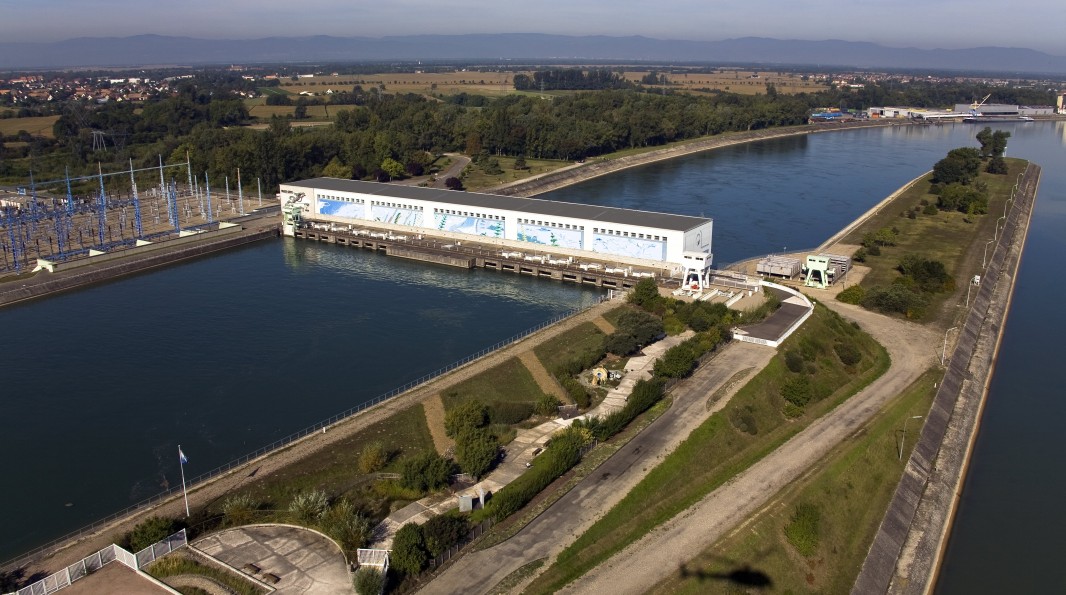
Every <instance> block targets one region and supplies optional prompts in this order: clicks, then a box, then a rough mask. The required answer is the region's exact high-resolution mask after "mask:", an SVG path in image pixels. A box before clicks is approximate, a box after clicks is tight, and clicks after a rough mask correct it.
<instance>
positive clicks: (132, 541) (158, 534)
mask: <svg viewBox="0 0 1066 595" xmlns="http://www.w3.org/2000/svg"><path fill="white" fill-rule="evenodd" d="M177 530H178V528H177V524H176V523H175V522H174V520H173V519H168V518H166V517H161V516H153V517H148V518H147V519H145V520H143V521H141V522H140V523H137V526H136V527H134V528H133V531H130V532H129V534H127V535H126V539H125V541H126V544H127V545H128V546H129V548H128V549H129V550H130V551H131V552H133V553H137V552H139V551H141V550H143V549H144V548H146V547H148V546H150V545H152V544H154V543H156V542H157V541H161V540H163V539H164V538H166V537H167V536H169V535H170V534H172V533H174V532H175V531H177Z"/></svg>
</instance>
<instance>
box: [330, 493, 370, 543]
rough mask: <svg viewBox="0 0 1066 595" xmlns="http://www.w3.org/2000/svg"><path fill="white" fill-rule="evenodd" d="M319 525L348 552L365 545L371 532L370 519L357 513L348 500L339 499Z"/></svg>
mask: <svg viewBox="0 0 1066 595" xmlns="http://www.w3.org/2000/svg"><path fill="white" fill-rule="evenodd" d="M319 525H320V527H321V528H322V531H323V532H324V533H325V534H326V535H329V536H330V537H332V538H333V539H334V540H336V542H337V543H339V544H340V546H341V548H342V549H344V550H346V551H348V552H354V551H355V550H357V549H359V548H361V547H363V546H365V545H366V544H367V543H368V542H369V541H370V537H371V533H372V530H371V527H370V521H369V520H367V518H366V517H364V516H363V515H361V514H359V512H358V511H357V510H356V509H355V506H354V505H353V504H352V503H351V502H349V501H348V500H341V501H340V502H337V503H336V504H334V505H333V507H332V508H330V509H329V510H327V511H326V512H325V513H324V514H323V515H322V517H321V520H320V521H319Z"/></svg>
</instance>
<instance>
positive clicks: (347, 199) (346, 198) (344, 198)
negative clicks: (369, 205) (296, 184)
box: [318, 194, 363, 205]
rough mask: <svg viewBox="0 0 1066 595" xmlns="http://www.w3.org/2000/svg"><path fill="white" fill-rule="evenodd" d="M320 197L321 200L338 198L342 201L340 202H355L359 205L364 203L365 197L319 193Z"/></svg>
mask: <svg viewBox="0 0 1066 595" xmlns="http://www.w3.org/2000/svg"><path fill="white" fill-rule="evenodd" d="M318 199H319V200H337V201H340V202H350V203H355V204H357V205H361V204H363V199H361V198H352V197H350V196H332V195H329V194H319V195H318Z"/></svg>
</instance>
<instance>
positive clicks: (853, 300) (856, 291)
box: [793, 285, 866, 372]
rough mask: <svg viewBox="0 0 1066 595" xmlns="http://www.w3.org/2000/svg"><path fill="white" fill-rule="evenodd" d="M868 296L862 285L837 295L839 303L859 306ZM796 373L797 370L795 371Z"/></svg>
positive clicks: (854, 286) (853, 286)
mask: <svg viewBox="0 0 1066 595" xmlns="http://www.w3.org/2000/svg"><path fill="white" fill-rule="evenodd" d="M865 296H866V290H865V289H863V288H862V286H860V285H852V286H851V287H848V288H846V289H845V290H844V291H841V292H840V293H838V294H837V301H841V302H844V303H845V304H855V305H858V304H859V303H861V302H862V298H863V297H865ZM793 372H795V370H793Z"/></svg>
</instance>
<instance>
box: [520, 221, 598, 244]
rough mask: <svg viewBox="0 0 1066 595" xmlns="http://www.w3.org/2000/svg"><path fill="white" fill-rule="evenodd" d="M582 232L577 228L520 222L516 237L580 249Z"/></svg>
mask: <svg viewBox="0 0 1066 595" xmlns="http://www.w3.org/2000/svg"><path fill="white" fill-rule="evenodd" d="M582 233H583V232H581V231H580V230H577V229H561V228H558V227H546V226H543V225H530V224H529V223H522V224H520V225H519V226H518V239H519V240H520V241H523V242H532V243H534V244H544V245H546V246H558V247H560V248H573V249H575V250H581V247H582V245H583V244H584V242H583V239H582V237H581V236H582Z"/></svg>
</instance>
